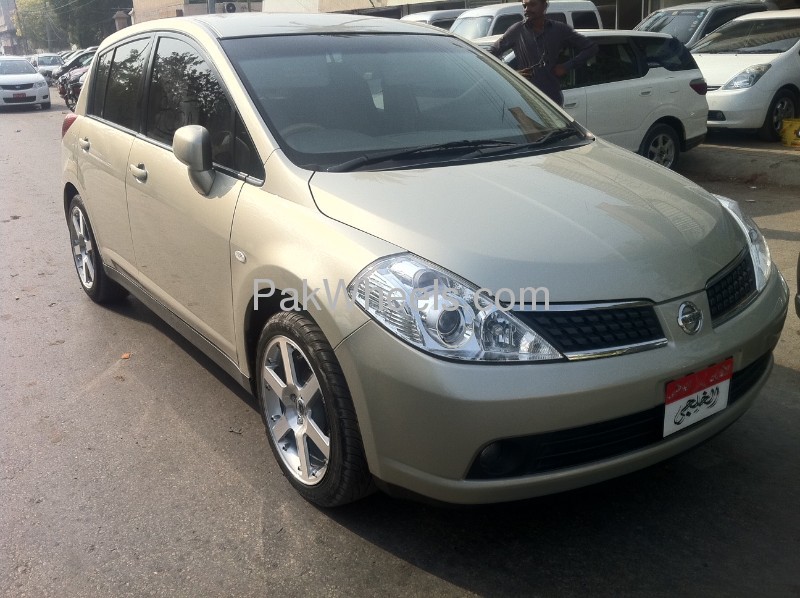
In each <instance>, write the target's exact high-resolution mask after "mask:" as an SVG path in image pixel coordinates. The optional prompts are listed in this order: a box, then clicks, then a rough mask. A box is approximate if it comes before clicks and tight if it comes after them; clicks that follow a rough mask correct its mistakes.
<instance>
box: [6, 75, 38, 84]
mask: <svg viewBox="0 0 800 598" xmlns="http://www.w3.org/2000/svg"><path fill="white" fill-rule="evenodd" d="M43 80H44V77H42V75H41V74H40V73H26V74H23V75H0V83H2V84H3V85H28V84H30V83H38V82H39V81H43Z"/></svg>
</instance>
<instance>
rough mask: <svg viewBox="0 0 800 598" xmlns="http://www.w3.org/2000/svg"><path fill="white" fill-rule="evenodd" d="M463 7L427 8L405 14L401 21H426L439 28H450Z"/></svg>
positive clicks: (462, 10)
mask: <svg viewBox="0 0 800 598" xmlns="http://www.w3.org/2000/svg"><path fill="white" fill-rule="evenodd" d="M465 10H466V9H465V8H451V9H449V10H427V11H424V12H415V13H411V14H408V15H405V16H404V17H403V18H401V19H400V20H401V21H414V22H415V23H426V24H428V25H434V26H436V27H439V28H440V29H450V27H451V25H452V24H453V23H454V22H455V20H456V17H458V15H460V14H461V13H462V12H464V11H465Z"/></svg>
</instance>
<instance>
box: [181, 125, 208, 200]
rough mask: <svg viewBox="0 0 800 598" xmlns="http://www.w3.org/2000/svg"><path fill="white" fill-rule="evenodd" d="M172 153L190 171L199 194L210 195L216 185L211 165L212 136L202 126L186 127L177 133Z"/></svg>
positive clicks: (190, 178) (190, 177)
mask: <svg viewBox="0 0 800 598" xmlns="http://www.w3.org/2000/svg"><path fill="white" fill-rule="evenodd" d="M172 153H173V154H175V157H176V158H177V159H178V160H180V161H181V162H182V163H184V164H186V166H187V167H188V169H189V180H191V181H192V185H193V186H194V188H195V189H197V191H198V192H200V193H202V194H203V195H208V193H209V191H211V186H212V185H213V184H214V176H215V173H214V169H213V168H212V164H211V135H210V134H209V132H208V129H206V128H205V127H201V126H200V125H186V126H185V127H181V128H180V129H178V130H177V131H175V136H174V137H173V138H172Z"/></svg>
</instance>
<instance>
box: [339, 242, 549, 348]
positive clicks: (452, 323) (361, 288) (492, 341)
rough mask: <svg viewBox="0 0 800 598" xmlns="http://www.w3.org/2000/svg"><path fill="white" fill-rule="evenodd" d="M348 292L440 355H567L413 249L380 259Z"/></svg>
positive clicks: (392, 328)
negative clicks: (412, 250)
mask: <svg viewBox="0 0 800 598" xmlns="http://www.w3.org/2000/svg"><path fill="white" fill-rule="evenodd" d="M479 291H481V292H479ZM347 292H348V294H349V295H350V298H351V299H352V300H353V301H354V302H355V303H356V304H357V305H358V306H359V307H361V308H362V309H363V310H364V311H366V312H367V313H368V314H369V315H370V316H372V317H373V318H375V320H377V321H378V322H379V323H380V324H382V325H383V326H384V327H386V328H387V329H388V330H389V331H391V332H392V333H394V334H396V335H397V336H399V337H400V338H402V339H403V340H405V341H406V342H408V343H410V344H412V345H413V346H415V347H417V348H418V349H421V350H422V351H426V352H428V353H432V354H434V355H438V356H440V357H448V358H451V359H464V360H475V361H502V362H509V361H545V360H553V359H561V358H562V357H563V356H562V355H561V354H560V353H559V352H558V351H556V350H555V349H554V348H553V347H552V346H551V345H550V344H549V343H548V342H547V341H545V340H544V339H543V338H542V337H541V336H540V335H539V334H537V333H536V332H535V331H533V330H532V329H531V328H530V327H528V326H526V325H525V324H523V323H522V322H521V321H520V320H519V319H517V318H516V317H515V316H514V315H513V314H511V313H508V309H509V308H507V307H505V306H502V305H498V304H497V302H495V301H494V300H493V298H492V297H491V296H490V295H489V294H488V293H486V292H485V291H484V290H483V289H479V288H478V287H476V286H474V285H473V284H471V283H469V282H467V281H466V280H463V279H462V278H460V277H458V276H456V275H455V274H453V273H450V272H447V271H445V270H443V269H441V268H439V267H437V266H434V265H432V264H428V263H426V262H423V261H422V260H421V259H420V258H417V257H415V256H412V255H409V254H403V255H396V256H392V257H387V258H383V259H380V260H378V261H376V262H374V263H373V264H371V265H370V266H368V267H367V268H365V269H364V270H363V271H362V272H361V273H360V274H359V275H358V276H357V277H356V278H355V279H354V280H353V281H352V282H351V283H350V285H349V286H348V288H347Z"/></svg>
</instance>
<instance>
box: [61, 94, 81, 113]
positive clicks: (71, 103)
mask: <svg viewBox="0 0 800 598" xmlns="http://www.w3.org/2000/svg"><path fill="white" fill-rule="evenodd" d="M64 102H66V104H67V108H69V109H70V110H72V111H73V112H75V106H77V105H78V98H76V97H74V96H73V95H72V94H71V93H68V94H67V95H66V96H64Z"/></svg>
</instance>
